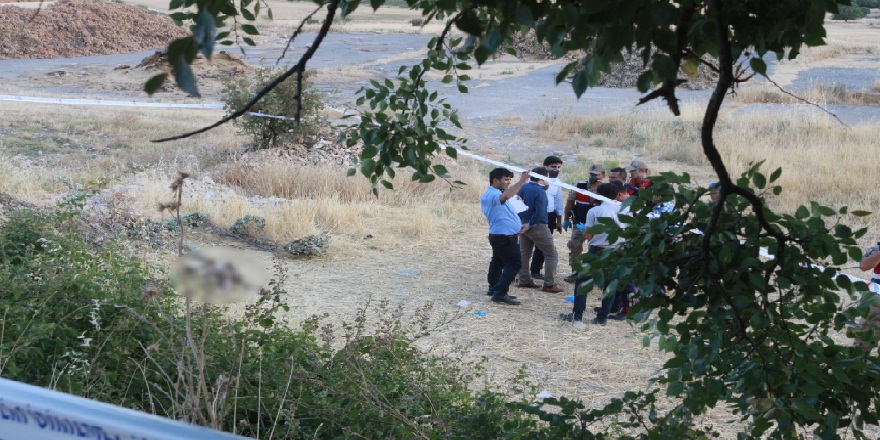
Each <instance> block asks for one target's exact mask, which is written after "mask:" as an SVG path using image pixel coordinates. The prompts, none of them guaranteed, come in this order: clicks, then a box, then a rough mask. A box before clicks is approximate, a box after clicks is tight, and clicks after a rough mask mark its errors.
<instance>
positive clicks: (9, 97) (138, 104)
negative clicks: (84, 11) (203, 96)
mask: <svg viewBox="0 0 880 440" xmlns="http://www.w3.org/2000/svg"><path fill="white" fill-rule="evenodd" d="M0 101H15V102H36V103H41V104H66V105H102V106H113V107H149V108H194V109H223V104H172V103H167V102H143V101H112V100H104V99H73V98H43V97H38V96H18V95H0Z"/></svg>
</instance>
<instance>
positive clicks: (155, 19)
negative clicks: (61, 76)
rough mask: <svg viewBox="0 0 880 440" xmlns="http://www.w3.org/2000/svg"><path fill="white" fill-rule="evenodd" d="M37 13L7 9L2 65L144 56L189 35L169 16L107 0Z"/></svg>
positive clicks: (67, 1) (1, 14) (66, 2)
mask: <svg viewBox="0 0 880 440" xmlns="http://www.w3.org/2000/svg"><path fill="white" fill-rule="evenodd" d="M0 1H2V0H0ZM35 12H36V10H34V9H22V8H17V7H14V6H3V7H2V10H0V60H3V59H23V58H31V59H32V58H70V57H78V56H87V55H108V54H117V53H131V52H139V51H142V50H147V49H153V48H159V47H163V46H165V45H167V44H168V42H169V41H171V40H172V39H174V38H179V37H183V36H186V35H188V34H189V31H187V30H186V29H185V28H182V27H179V26H176V25H175V24H174V22H172V21H171V19H170V18H168V16H166V15H163V14H157V13H154V12H150V11H148V10H146V9H144V8H139V7H137V6H132V5H127V4H123V3H115V2H109V1H105V0H59V1H58V2H57V3H55V4H53V5H51V6H49V7H48V8H46V9H43V10H40V11H39V13H38V14H37V15H36V17H34V13H35ZM32 18H33V21H31V19H32Z"/></svg>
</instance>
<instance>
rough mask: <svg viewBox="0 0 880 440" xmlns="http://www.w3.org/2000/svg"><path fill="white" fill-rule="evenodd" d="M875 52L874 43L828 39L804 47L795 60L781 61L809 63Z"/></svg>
mask: <svg viewBox="0 0 880 440" xmlns="http://www.w3.org/2000/svg"><path fill="white" fill-rule="evenodd" d="M876 52H877V45H876V44H874V43H868V42H855V41H849V40H840V39H829V40H828V41H827V44H826V45H824V46H815V47H807V48H804V50H803V52H801V53H800V55H798V57H797V58H796V59H795V60H793V61H783V62H799V63H804V64H810V63H815V62H817V61H822V60H828V59H834V58H841V57H844V56H846V55H856V54H873V53H876Z"/></svg>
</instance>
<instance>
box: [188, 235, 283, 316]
mask: <svg viewBox="0 0 880 440" xmlns="http://www.w3.org/2000/svg"><path fill="white" fill-rule="evenodd" d="M172 279H173V281H174V285H175V287H176V288H177V291H178V292H180V294H181V295H183V296H185V297H186V298H189V299H191V300H193V301H198V302H203V303H209V304H229V303H234V302H238V301H242V300H244V299H246V298H247V297H249V296H252V295H256V294H257V293H258V292H259V291H260V289H262V288H263V287H265V286H266V284H267V283H268V282H269V271H268V269H267V268H265V267H263V265H261V264H260V262H259V261H257V260H255V259H253V258H249V257H248V255H247V253H246V252H244V251H242V250H240V249H235V248H232V247H228V246H210V247H204V248H200V249H196V250H194V251H192V252H189V253H187V254H186V255H183V256H181V257H180V258H179V259H178V260H177V264H176V266H175V268H174V273H173V277H172Z"/></svg>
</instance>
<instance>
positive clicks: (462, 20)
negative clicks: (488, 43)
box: [455, 9, 484, 64]
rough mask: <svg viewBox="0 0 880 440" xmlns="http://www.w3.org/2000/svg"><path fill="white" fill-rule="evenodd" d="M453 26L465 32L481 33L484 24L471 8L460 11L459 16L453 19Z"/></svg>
mask: <svg viewBox="0 0 880 440" xmlns="http://www.w3.org/2000/svg"><path fill="white" fill-rule="evenodd" d="M455 26H456V27H457V28H458V29H460V30H461V31H462V32H465V33H467V34H470V35H480V34H482V33H483V26H484V25H483V22H482V21H481V20H480V18H479V17H477V13H476V12H474V10H473V9H465V10H464V11H461V16H460V17H459V18H458V20H456V21H455ZM481 64H482V63H481Z"/></svg>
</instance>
